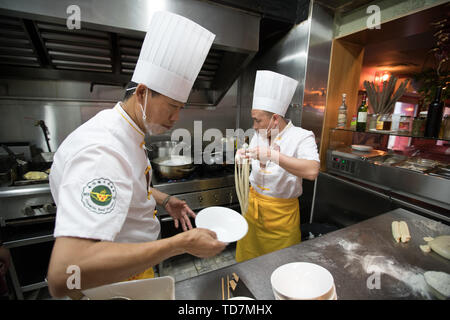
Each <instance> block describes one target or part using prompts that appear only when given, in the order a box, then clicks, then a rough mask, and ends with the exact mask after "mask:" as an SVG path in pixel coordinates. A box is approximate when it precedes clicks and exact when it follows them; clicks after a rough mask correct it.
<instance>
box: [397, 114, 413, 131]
mask: <svg viewBox="0 0 450 320" xmlns="http://www.w3.org/2000/svg"><path fill="white" fill-rule="evenodd" d="M411 130H412V118H411V117H410V116H401V117H400V122H399V123H398V133H403V134H410V133H411Z"/></svg>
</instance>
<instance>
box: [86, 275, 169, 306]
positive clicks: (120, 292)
mask: <svg viewBox="0 0 450 320" xmlns="http://www.w3.org/2000/svg"><path fill="white" fill-rule="evenodd" d="M83 294H84V295H85V296H86V297H88V298H89V299H91V300H109V299H112V298H115V297H116V298H117V297H120V298H122V300H123V299H127V300H128V299H130V300H175V280H174V278H172V277H170V276H166V277H159V278H152V279H143V280H132V281H124V282H116V283H112V284H107V285H104V286H101V287H96V288H92V289H87V290H83Z"/></svg>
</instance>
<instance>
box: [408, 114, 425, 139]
mask: <svg viewBox="0 0 450 320" xmlns="http://www.w3.org/2000/svg"><path fill="white" fill-rule="evenodd" d="M426 121H427V111H422V112H421V113H420V114H419V116H418V117H416V118H414V121H413V125H412V132H411V134H412V135H413V136H415V137H423V135H424V132H425V123H426Z"/></svg>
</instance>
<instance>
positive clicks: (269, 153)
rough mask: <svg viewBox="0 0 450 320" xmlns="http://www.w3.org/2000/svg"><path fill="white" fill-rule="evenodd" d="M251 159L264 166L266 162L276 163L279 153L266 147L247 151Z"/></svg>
mask: <svg viewBox="0 0 450 320" xmlns="http://www.w3.org/2000/svg"><path fill="white" fill-rule="evenodd" d="M249 153H250V157H251V158H252V159H256V160H259V161H260V162H261V163H263V164H266V163H267V162H268V161H272V162H275V163H278V160H279V156H280V153H279V152H278V151H277V150H274V149H269V148H267V147H256V148H252V149H250V150H249Z"/></svg>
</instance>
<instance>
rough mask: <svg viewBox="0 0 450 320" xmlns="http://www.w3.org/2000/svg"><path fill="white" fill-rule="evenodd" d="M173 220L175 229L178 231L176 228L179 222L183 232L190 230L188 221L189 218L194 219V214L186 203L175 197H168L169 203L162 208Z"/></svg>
mask: <svg viewBox="0 0 450 320" xmlns="http://www.w3.org/2000/svg"><path fill="white" fill-rule="evenodd" d="M164 209H166V211H167V212H168V213H169V214H170V216H171V217H172V218H173V221H174V224H175V228H177V229H178V226H179V225H180V222H181V227H182V228H183V231H186V230H188V229H189V230H190V229H192V224H191V221H190V220H189V216H191V217H192V218H195V213H194V212H193V211H192V210H191V208H189V206H188V205H187V203H186V201H183V200H180V199H178V198H176V197H173V196H172V197H170V199H169V201H168V202H167V204H166V207H165V208H164Z"/></svg>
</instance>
